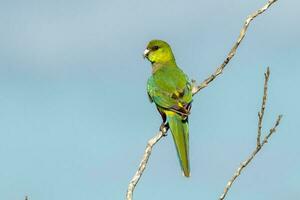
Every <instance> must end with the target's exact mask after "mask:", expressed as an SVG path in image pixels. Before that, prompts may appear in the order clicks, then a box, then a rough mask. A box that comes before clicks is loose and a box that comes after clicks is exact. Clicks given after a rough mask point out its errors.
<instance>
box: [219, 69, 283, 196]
mask: <svg viewBox="0 0 300 200" xmlns="http://www.w3.org/2000/svg"><path fill="white" fill-rule="evenodd" d="M269 76H270V70H269V68H268V69H267V72H266V73H265V84H264V95H263V98H262V104H261V110H260V112H259V113H258V131H257V142H256V148H255V150H254V151H253V152H252V154H251V155H250V156H249V157H248V158H247V159H246V160H245V161H244V162H242V164H241V165H240V166H239V168H237V170H236V171H235V173H234V175H233V176H232V177H231V179H230V180H229V181H228V182H227V185H226V187H225V189H224V192H223V193H222V194H221V196H220V197H219V200H224V199H225V197H226V195H227V193H228V191H229V189H230V188H231V186H232V184H233V183H234V181H235V180H236V178H237V177H238V176H239V175H240V174H241V172H242V171H243V169H244V168H245V167H247V165H248V164H249V163H250V162H251V161H252V159H253V158H254V157H255V156H256V154H257V153H258V152H259V151H260V150H261V148H262V147H263V146H264V145H265V144H266V143H267V142H268V139H269V138H270V137H271V136H272V134H273V133H274V132H275V131H276V128H277V126H278V125H279V123H280V120H281V118H282V115H279V116H278V117H277V120H276V122H275V125H274V126H273V128H271V129H270V131H269V134H268V135H266V136H265V138H264V139H263V141H262V142H260V140H261V128H262V120H263V117H264V112H265V107H266V101H267V96H268V94H267V91H268V81H269Z"/></svg>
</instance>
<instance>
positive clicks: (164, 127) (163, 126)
mask: <svg viewBox="0 0 300 200" xmlns="http://www.w3.org/2000/svg"><path fill="white" fill-rule="evenodd" d="M169 128H170V127H169V123H165V122H163V123H161V125H160V127H159V130H160V131H161V132H163V133H164V136H167V135H168V133H167V132H168V130H169Z"/></svg>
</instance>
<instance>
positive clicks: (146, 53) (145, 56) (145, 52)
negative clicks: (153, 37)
mask: <svg viewBox="0 0 300 200" xmlns="http://www.w3.org/2000/svg"><path fill="white" fill-rule="evenodd" d="M149 52H150V50H149V49H145V51H144V54H143V57H144V59H145V58H148V55H149Z"/></svg>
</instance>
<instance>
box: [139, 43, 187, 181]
mask: <svg viewBox="0 0 300 200" xmlns="http://www.w3.org/2000/svg"><path fill="white" fill-rule="evenodd" d="M144 57H145V58H147V59H148V60H149V61H150V62H151V64H152V75H151V76H150V78H149V79H148V82H147V92H148V96H149V99H150V101H151V102H154V103H155V104H156V107H157V110H158V111H159V113H160V115H161V117H162V120H163V122H162V125H161V126H160V129H161V130H162V129H163V128H164V127H167V128H170V129H171V132H172V135H173V139H174V143H175V146H176V150H177V155H178V158H179V162H180V165H181V169H182V171H183V175H184V176H186V177H189V176H190V164H189V126H188V116H189V114H190V110H191V102H192V90H191V89H192V87H191V84H190V82H189V79H188V77H187V76H186V75H185V73H184V72H183V71H182V70H181V69H180V68H179V67H178V66H177V64H176V62H175V58H174V55H173V53H172V50H171V47H170V45H169V44H168V43H166V42H164V41H162V40H152V41H150V42H149V44H148V45H147V48H146V49H145V51H144Z"/></svg>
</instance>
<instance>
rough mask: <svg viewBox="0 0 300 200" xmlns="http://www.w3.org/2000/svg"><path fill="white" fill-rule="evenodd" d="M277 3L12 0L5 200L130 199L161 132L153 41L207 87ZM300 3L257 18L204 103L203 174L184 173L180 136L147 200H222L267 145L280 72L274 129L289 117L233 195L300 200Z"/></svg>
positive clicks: (0, 137)
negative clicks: (152, 97)
mask: <svg viewBox="0 0 300 200" xmlns="http://www.w3.org/2000/svg"><path fill="white" fill-rule="evenodd" d="M265 2H266V1H261V0H252V1H238V0H221V1H196V0H190V1H189V0H187V1H179V0H175V1H166V0H163V1H161V0H152V1H138V0H132V1H120V0H119V1H116V0H115V1H109V2H108V1H102V0H99V1H96V0H91V1H79V0H75V1H70V0H66V1H61V0H52V1H50V0H44V1H37V0H28V1H17V0H10V1H5V0H2V1H0V24H1V26H0V44H1V45H0V91H1V92H0V105H1V109H0V110H1V111H0V163H1V165H0V199H3V200H23V199H24V197H25V196H26V195H28V196H29V199H30V200H63V199H72V200H96V199H97V200H117V199H124V196H125V192H126V189H127V185H128V183H129V180H130V179H131V177H132V176H133V174H134V173H135V170H136V169H137V166H138V164H139V162H140V159H141V156H142V153H143V151H144V148H145V145H146V142H147V140H148V139H149V138H151V137H152V136H153V135H154V134H155V133H156V132H157V130H158V128H159V126H160V123H161V119H160V116H159V114H158V113H157V110H156V109H155V106H154V105H153V104H150V102H149V101H148V97H147V95H146V81H147V79H148V77H149V76H150V74H151V67H150V64H149V62H147V61H146V60H144V59H143V58H142V53H143V51H144V49H145V46H146V45H147V42H148V41H149V40H151V39H163V40H166V41H167V42H169V43H170V45H171V47H172V49H173V52H174V54H175V57H176V60H177V64H178V65H179V66H180V67H181V68H182V69H183V70H184V71H185V72H186V74H187V75H188V76H189V77H190V78H191V79H196V80H198V81H202V80H203V79H205V78H206V77H207V76H208V75H209V74H211V73H212V72H213V71H214V70H215V69H216V67H217V66H218V65H219V64H220V63H221V62H222V61H223V59H224V58H225V57H226V55H227V52H228V51H229V50H230V48H231V46H232V45H233V43H234V41H235V39H236V38H237V36H238V34H239V31H240V28H241V27H242V24H243V21H244V19H245V18H246V16H248V15H249V14H250V13H251V12H253V11H255V10H256V9H258V8H259V7H261V6H262V5H263V4H264V3H265ZM299 7H300V3H299V1H296V0H288V1H278V2H277V3H276V4H275V5H273V6H272V7H271V8H270V9H269V10H268V11H267V12H266V13H264V14H263V15H261V16H259V17H258V18H257V19H255V21H253V23H252V24H251V26H250V28H249V30H248V32H247V35H246V38H245V40H244V41H243V43H242V44H241V46H240V47H239V49H238V51H237V54H236V56H235V57H234V58H233V59H232V61H231V62H230V63H229V64H228V66H227V67H226V69H225V71H224V73H223V74H222V75H221V76H220V77H219V78H218V79H216V80H215V81H214V82H213V83H212V84H211V85H210V86H209V87H207V88H206V89H204V90H203V91H201V92H200V93H199V94H198V95H197V96H196V97H195V98H194V101H193V107H192V114H191V116H190V157H191V174H192V176H191V177H190V178H188V179H186V178H184V177H182V175H181V172H180V166H179V164H178V160H177V157H176V156H177V155H176V152H175V148H174V144H173V140H172V138H171V135H170V134H169V136H168V137H166V138H163V139H162V140H161V141H160V142H159V143H158V144H157V145H156V146H155V149H154V151H153V153H152V155H151V158H150V160H149V164H148V166H147V169H146V171H145V173H144V175H143V177H142V179H141V181H140V182H139V185H138V186H137V188H136V190H135V194H134V197H135V199H136V200H139V199H143V200H153V199H158V200H159V199H172V200H182V199H217V198H218V196H219V195H220V194H221V192H222V191H223V188H224V187H225V185H226V183H227V181H228V179H229V178H230V177H231V176H232V175H233V172H234V171H235V169H236V168H237V167H238V166H239V164H240V163H241V162H242V161H243V160H244V159H245V158H246V157H247V156H248V155H249V153H250V152H252V150H253V149H254V147H255V142H256V132H257V112H258V111H259V108H260V103H261V97H262V92H263V81H264V78H263V72H264V71H265V69H266V67H267V66H270V69H271V77H270V81H269V96H268V102H267V108H266V113H265V118H264V124H263V133H264V134H265V133H266V132H267V131H268V129H269V128H271V127H272V125H273V123H274V121H275V119H276V116H277V115H278V114H283V115H284V118H283V120H282V123H281V124H280V127H279V128H278V131H277V132H276V133H275V134H274V136H273V137H272V138H271V140H270V142H269V143H268V144H266V146H265V147H264V149H263V150H262V151H261V152H260V153H259V154H258V155H257V157H256V158H255V159H254V160H253V162H252V163H251V164H250V165H249V166H248V167H247V169H246V170H245V171H244V173H242V175H241V176H240V177H239V178H238V180H237V182H236V183H235V184H234V185H233V187H232V189H231V190H230V192H229V194H228V197H227V199H228V200H229V199H243V200H250V199H256V200H265V199H272V200H281V199H299V198H300V191H299V179H300V172H299V169H300V159H299V154H300V147H299V144H298V143H299V140H300V135H299V127H298V125H299V112H300V108H299V101H300V95H299V89H298V86H299V85H300V79H299V74H300V68H299V64H300V62H299V54H300V47H299V39H300V38H299V35H300V28H299V20H300V16H299Z"/></svg>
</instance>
